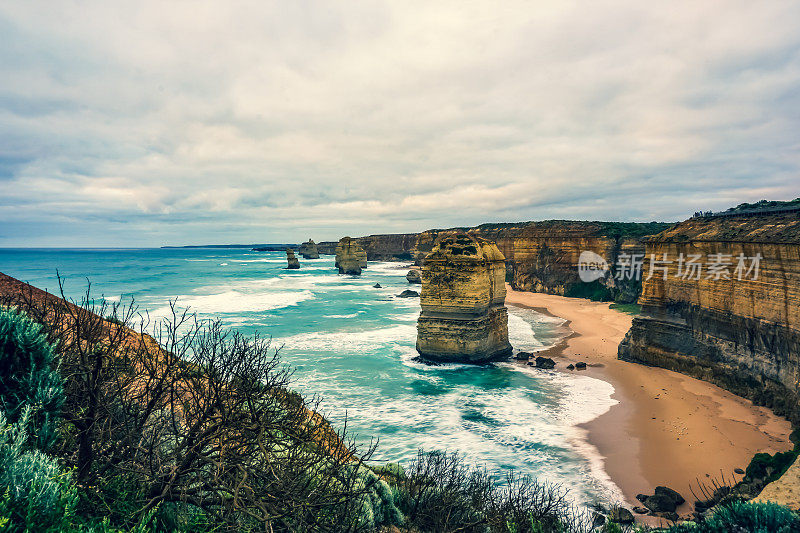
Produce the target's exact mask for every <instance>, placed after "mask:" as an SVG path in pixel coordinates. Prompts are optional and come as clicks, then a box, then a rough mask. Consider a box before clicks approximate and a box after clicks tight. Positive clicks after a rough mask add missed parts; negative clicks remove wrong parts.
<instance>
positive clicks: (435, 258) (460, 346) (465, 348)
mask: <svg viewBox="0 0 800 533" xmlns="http://www.w3.org/2000/svg"><path fill="white" fill-rule="evenodd" d="M505 296H506V289H505V258H504V257H503V254H501V253H500V251H499V250H498V249H497V246H496V245H495V244H494V243H492V242H489V241H487V240H485V239H482V238H480V237H475V236H473V235H469V234H467V233H464V232H447V233H442V234H441V235H439V237H438V238H437V240H436V243H435V246H434V247H433V249H432V251H431V252H430V253H429V254H428V255H427V256H426V257H425V260H424V261H423V265H422V288H421V293H420V304H421V306H422V312H421V314H420V317H419V319H418V321H417V351H418V352H419V353H420V355H421V356H422V357H423V358H425V359H428V360H433V361H459V362H469V363H482V362H486V361H492V360H496V359H500V358H503V357H507V356H509V355H511V345H510V344H509V342H508V311H507V310H506V308H505V306H504V303H505Z"/></svg>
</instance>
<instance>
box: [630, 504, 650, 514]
mask: <svg viewBox="0 0 800 533" xmlns="http://www.w3.org/2000/svg"><path fill="white" fill-rule="evenodd" d="M633 512H634V513H636V514H647V513H649V512H650V509H648V508H647V507H639V506H636V507H634V508H633Z"/></svg>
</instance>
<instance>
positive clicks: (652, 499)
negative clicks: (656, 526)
mask: <svg viewBox="0 0 800 533" xmlns="http://www.w3.org/2000/svg"><path fill="white" fill-rule="evenodd" d="M642 503H644V506H645V507H647V508H648V509H650V510H651V511H653V512H654V513H674V512H675V507H676V505H675V500H673V499H672V498H670V497H669V496H665V495H663V494H654V495H652V496H648V497H647V499H646V500H645V501H644V502H642Z"/></svg>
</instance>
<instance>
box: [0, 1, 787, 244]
mask: <svg viewBox="0 0 800 533" xmlns="http://www.w3.org/2000/svg"><path fill="white" fill-rule="evenodd" d="M798 20H800V5H798V4H797V3H796V2H788V1H787V2H784V1H779V0H768V1H766V2H760V3H757V4H753V3H749V2H732V3H726V4H725V5H722V4H707V3H700V2H675V3H671V4H669V5H653V4H642V3H640V2H633V1H632V0H627V1H623V0H619V1H600V2H593V3H581V4H568V3H553V4H546V3H530V2H521V1H520V2H504V3H503V4H502V5H497V4H496V3H490V2H484V3H464V2H451V3H448V2H445V3H441V2H437V3H430V2H403V3H392V2H386V3H383V2H363V3H362V2H347V3H328V2H288V3H287V2H259V3H229V4H219V3H216V2H190V3H180V2H178V3H168V4H164V3H163V2H148V1H145V2H140V3H136V4H130V5H124V6H121V5H116V4H110V3H103V2H85V3H82V4H81V8H80V10H78V9H76V8H75V7H74V6H73V5H69V6H68V5H65V4H64V5H62V4H52V3H37V2H21V1H12V2H7V3H5V4H4V5H3V6H2V7H0V35H2V37H0V225H1V226H2V227H4V228H14V231H0V246H11V245H56V244H64V245H84V246H88V245H117V244H120V242H121V241H125V242H127V243H135V245H160V244H165V243H172V244H180V243H187V244H197V243H203V242H212V241H224V242H248V241H252V242H264V241H265V240H276V241H284V240H299V239H304V238H308V237H309V236H313V237H314V238H315V239H317V240H319V239H332V238H336V237H338V236H340V235H342V234H359V233H372V232H383V231H416V230H422V229H425V228H427V227H443V226H453V225H466V224H477V223H481V222H486V221H518V220H526V219H542V218H569V219H580V218H591V219H621V220H653V219H660V220H678V219H681V218H684V217H685V216H687V215H688V214H690V213H691V212H693V211H695V210H698V209H722V208H725V207H728V206H729V205H733V204H737V203H739V202H741V201H753V200H758V199H760V198H762V197H770V198H788V197H795V196H798V195H800V190H798V185H797V174H798V170H799V169H800V155H798V154H800V150H798V148H800V91H798V87H800V83H799V82H800V32H799V31H797V30H798V24H797V21H798ZM65 226H66V227H67V228H68V230H65ZM65 239H66V241H65Z"/></svg>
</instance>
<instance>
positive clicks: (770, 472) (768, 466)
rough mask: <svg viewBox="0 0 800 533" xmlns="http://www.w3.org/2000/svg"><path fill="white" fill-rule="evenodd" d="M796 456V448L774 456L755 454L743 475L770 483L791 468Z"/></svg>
mask: <svg viewBox="0 0 800 533" xmlns="http://www.w3.org/2000/svg"><path fill="white" fill-rule="evenodd" d="M797 455H798V448H797V447H796V446H795V449H794V450H790V451H788V452H778V453H776V454H775V455H770V454H768V453H757V454H755V455H754V456H753V459H752V460H751V461H750V464H749V465H747V470H746V471H745V474H746V475H747V476H748V477H749V478H751V479H755V478H762V479H764V480H765V481H766V482H767V483H770V482H772V481H775V480H776V479H778V478H779V477H781V476H782V475H783V474H784V472H786V470H787V469H788V468H789V467H790V466H792V463H793V462H794V460H795V459H796V458H797Z"/></svg>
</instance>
